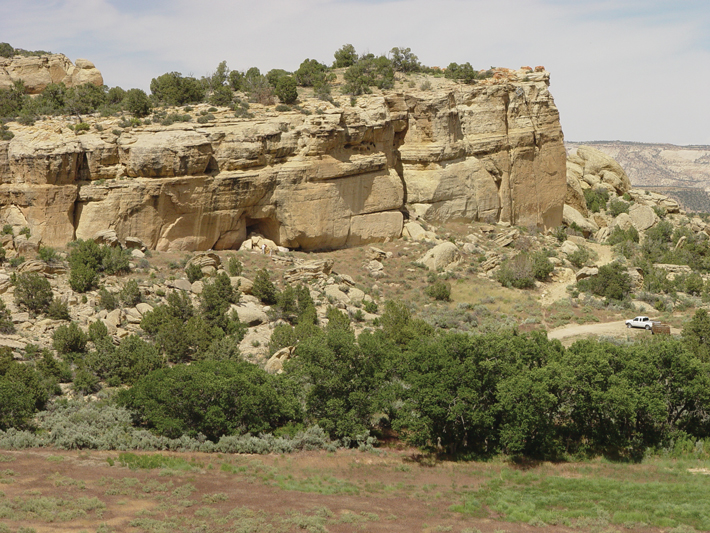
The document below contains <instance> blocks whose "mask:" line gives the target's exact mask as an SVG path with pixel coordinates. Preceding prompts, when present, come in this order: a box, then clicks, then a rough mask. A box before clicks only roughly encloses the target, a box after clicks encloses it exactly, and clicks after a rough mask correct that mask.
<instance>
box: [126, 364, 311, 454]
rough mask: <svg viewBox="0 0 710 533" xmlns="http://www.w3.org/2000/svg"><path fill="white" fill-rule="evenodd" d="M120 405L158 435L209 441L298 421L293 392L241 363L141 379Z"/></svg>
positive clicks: (191, 368)
mask: <svg viewBox="0 0 710 533" xmlns="http://www.w3.org/2000/svg"><path fill="white" fill-rule="evenodd" d="M118 403H119V405H123V406H126V407H128V408H130V409H132V410H133V411H135V412H136V413H137V416H138V420H139V421H140V422H141V423H144V424H146V425H147V426H148V427H151V428H154V429H155V430H156V432H157V433H158V434H160V435H164V436H166V437H170V438H177V437H180V436H182V435H188V436H191V437H195V436H197V435H198V434H203V435H205V436H207V438H209V439H210V440H212V441H213V442H216V441H217V440H219V438H220V437H222V436H224V435H234V434H244V433H251V434H254V435H255V434H258V433H260V432H264V431H269V430H273V429H276V428H277V427H279V426H282V425H284V424H286V423H287V422H289V421H292V420H298V419H299V418H300V416H301V415H300V412H299V411H300V409H299V406H298V402H297V401H296V399H295V397H294V396H293V393H292V392H290V391H288V390H286V389H279V387H278V384H277V382H276V379H275V378H274V377H272V376H270V375H269V374H267V373H266V372H264V371H263V370H261V369H260V368H259V367H257V366H255V365H252V364H250V363H246V362H241V361H236V362H235V361H203V362H198V363H194V364H193V365H190V366H183V365H179V366H176V367H173V368H169V369H163V370H157V371H155V372H152V373H150V374H148V375H147V376H144V377H143V378H141V379H140V380H138V382H137V383H136V384H135V385H134V386H133V387H132V388H131V389H129V390H126V391H121V392H120V393H119V397H118Z"/></svg>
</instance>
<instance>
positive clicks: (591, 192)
mask: <svg viewBox="0 0 710 533" xmlns="http://www.w3.org/2000/svg"><path fill="white" fill-rule="evenodd" d="M584 200H585V201H586V202H587V209H589V210H590V211H591V212H592V213H598V212H599V211H600V210H602V209H604V208H606V203H607V202H608V201H609V191H608V190H606V189H605V188H603V187H597V188H594V189H585V190H584Z"/></svg>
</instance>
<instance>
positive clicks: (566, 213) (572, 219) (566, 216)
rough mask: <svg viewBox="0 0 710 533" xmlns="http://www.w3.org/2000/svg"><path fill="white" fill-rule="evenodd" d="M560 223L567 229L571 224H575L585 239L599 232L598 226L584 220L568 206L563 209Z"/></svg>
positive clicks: (580, 214)
mask: <svg viewBox="0 0 710 533" xmlns="http://www.w3.org/2000/svg"><path fill="white" fill-rule="evenodd" d="M562 221H563V222H564V223H565V225H567V227H571V226H572V224H576V225H577V226H578V227H579V228H580V229H581V230H582V233H583V234H584V236H585V237H589V236H590V235H593V234H594V233H596V232H597V231H598V230H599V226H597V225H596V224H595V223H594V222H593V221H591V220H589V219H587V218H584V217H583V216H582V213H580V212H579V211H577V210H576V209H575V208H574V207H572V206H569V205H565V206H564V208H563V211H562Z"/></svg>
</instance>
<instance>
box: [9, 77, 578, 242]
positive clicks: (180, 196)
mask: <svg viewBox="0 0 710 533" xmlns="http://www.w3.org/2000/svg"><path fill="white" fill-rule="evenodd" d="M436 81H437V86H436V88H435V90H432V91H416V90H412V91H411V92H406V93H390V94H385V95H379V96H365V97H360V98H359V99H358V102H357V103H356V105H355V106H350V105H346V102H345V98H342V102H341V106H340V107H338V106H334V105H331V104H328V103H326V102H320V101H317V100H308V101H307V102H306V103H305V104H304V108H306V109H310V110H311V111H312V114H310V115H306V114H302V113H301V112H298V111H289V112H284V113H276V112H275V111H273V108H261V107H260V106H252V109H250V111H253V112H254V113H255V117H254V118H251V119H241V118H235V117H234V116H233V113H232V112H231V111H228V110H226V109H223V110H221V111H220V112H217V113H214V114H215V115H216V119H215V120H214V121H212V122H209V123H206V124H198V123H195V122H189V123H176V124H173V125H171V126H160V125H147V126H146V125H144V126H140V127H136V128H133V129H125V130H124V129H122V130H120V132H119V130H118V125H117V124H118V119H115V118H108V119H107V118H100V117H98V116H97V117H89V118H86V117H85V120H86V121H87V122H89V123H90V124H92V127H91V129H90V130H89V131H88V132H86V133H84V134H81V135H77V134H75V133H74V131H72V130H71V129H69V128H68V124H69V122H67V121H64V120H59V119H57V120H46V121H43V122H38V123H37V124H36V125H35V126H32V127H29V126H28V127H25V126H21V125H19V124H14V123H11V124H10V128H11V130H12V132H13V133H14V134H15V137H14V138H13V139H12V140H10V141H2V142H0V183H1V184H0V206H2V207H0V223H3V224H5V223H9V224H12V225H14V226H28V227H29V228H30V230H31V232H32V235H39V236H40V237H41V239H42V242H43V243H44V244H45V245H48V246H63V245H65V244H66V243H67V242H68V241H71V240H72V239H75V238H89V237H92V236H93V235H94V234H95V233H96V232H97V231H100V230H105V229H114V230H115V231H116V233H117V234H118V236H119V237H120V238H122V239H123V238H125V237H126V236H129V235H130V236H135V237H138V238H140V239H141V240H142V241H143V242H145V243H146V244H147V245H148V246H149V247H151V248H155V249H158V250H206V249H210V248H212V249H229V248H237V247H239V245H240V243H241V242H242V241H243V240H244V239H245V238H246V237H247V234H248V232H250V231H258V232H260V233H261V234H263V235H265V236H266V237H268V238H270V239H272V240H273V241H275V242H276V243H277V244H279V245H282V246H287V247H290V248H301V249H325V248H338V247H344V246H352V245H358V244H362V243H367V242H376V241H382V240H385V239H387V238H394V237H398V236H399V235H400V234H401V231H402V226H403V222H404V219H405V217H407V216H415V215H416V216H421V217H423V218H425V219H429V220H434V221H446V220H460V221H473V220H482V221H487V222H499V221H500V222H510V223H512V224H517V225H524V226H538V227H542V228H549V227H554V226H556V225H558V224H560V222H561V221H562V207H563V203H564V199H565V193H566V167H565V149H564V145H563V135H562V131H561V128H560V123H559V115H558V112H557V108H556V107H555V105H554V101H553V99H552V96H551V95H550V93H549V91H548V84H549V75H548V74H547V73H546V72H534V73H533V72H531V71H528V70H520V71H507V70H501V71H500V72H499V73H498V74H497V76H496V78H495V79H492V80H486V81H485V82H482V83H479V84H477V85H474V86H465V85H458V84H455V83H453V82H449V81H448V80H436ZM206 107H207V106H205V109H206ZM201 109H202V107H201V106H197V107H196V108H195V111H196V112H199V111H200V110H201ZM193 113H194V112H193ZM97 126H98V128H97ZM117 133H120V134H117Z"/></svg>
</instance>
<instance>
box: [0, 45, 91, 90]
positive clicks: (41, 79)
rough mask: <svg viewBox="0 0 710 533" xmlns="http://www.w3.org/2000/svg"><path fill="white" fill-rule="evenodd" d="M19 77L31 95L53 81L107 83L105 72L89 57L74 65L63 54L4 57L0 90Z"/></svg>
mask: <svg viewBox="0 0 710 533" xmlns="http://www.w3.org/2000/svg"><path fill="white" fill-rule="evenodd" d="M17 80H22V81H23V82H24V83H25V90H26V91H27V92H28V93H29V94H39V93H41V92H42V91H43V90H44V89H45V87H47V85H49V84H50V83H64V85H66V86H67V87H74V86H76V85H83V84H85V83H93V84H94V85H103V84H104V79H103V77H102V76H101V72H99V70H98V69H97V68H96V67H95V66H94V64H93V63H92V62H91V61H89V60H88V59H77V60H76V64H74V63H72V62H71V61H70V60H69V58H68V57H67V56H65V55H63V54H49V55H44V56H29V57H25V56H14V57H0V89H7V88H8V87H12V84H13V83H14V82H15V81H17Z"/></svg>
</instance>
